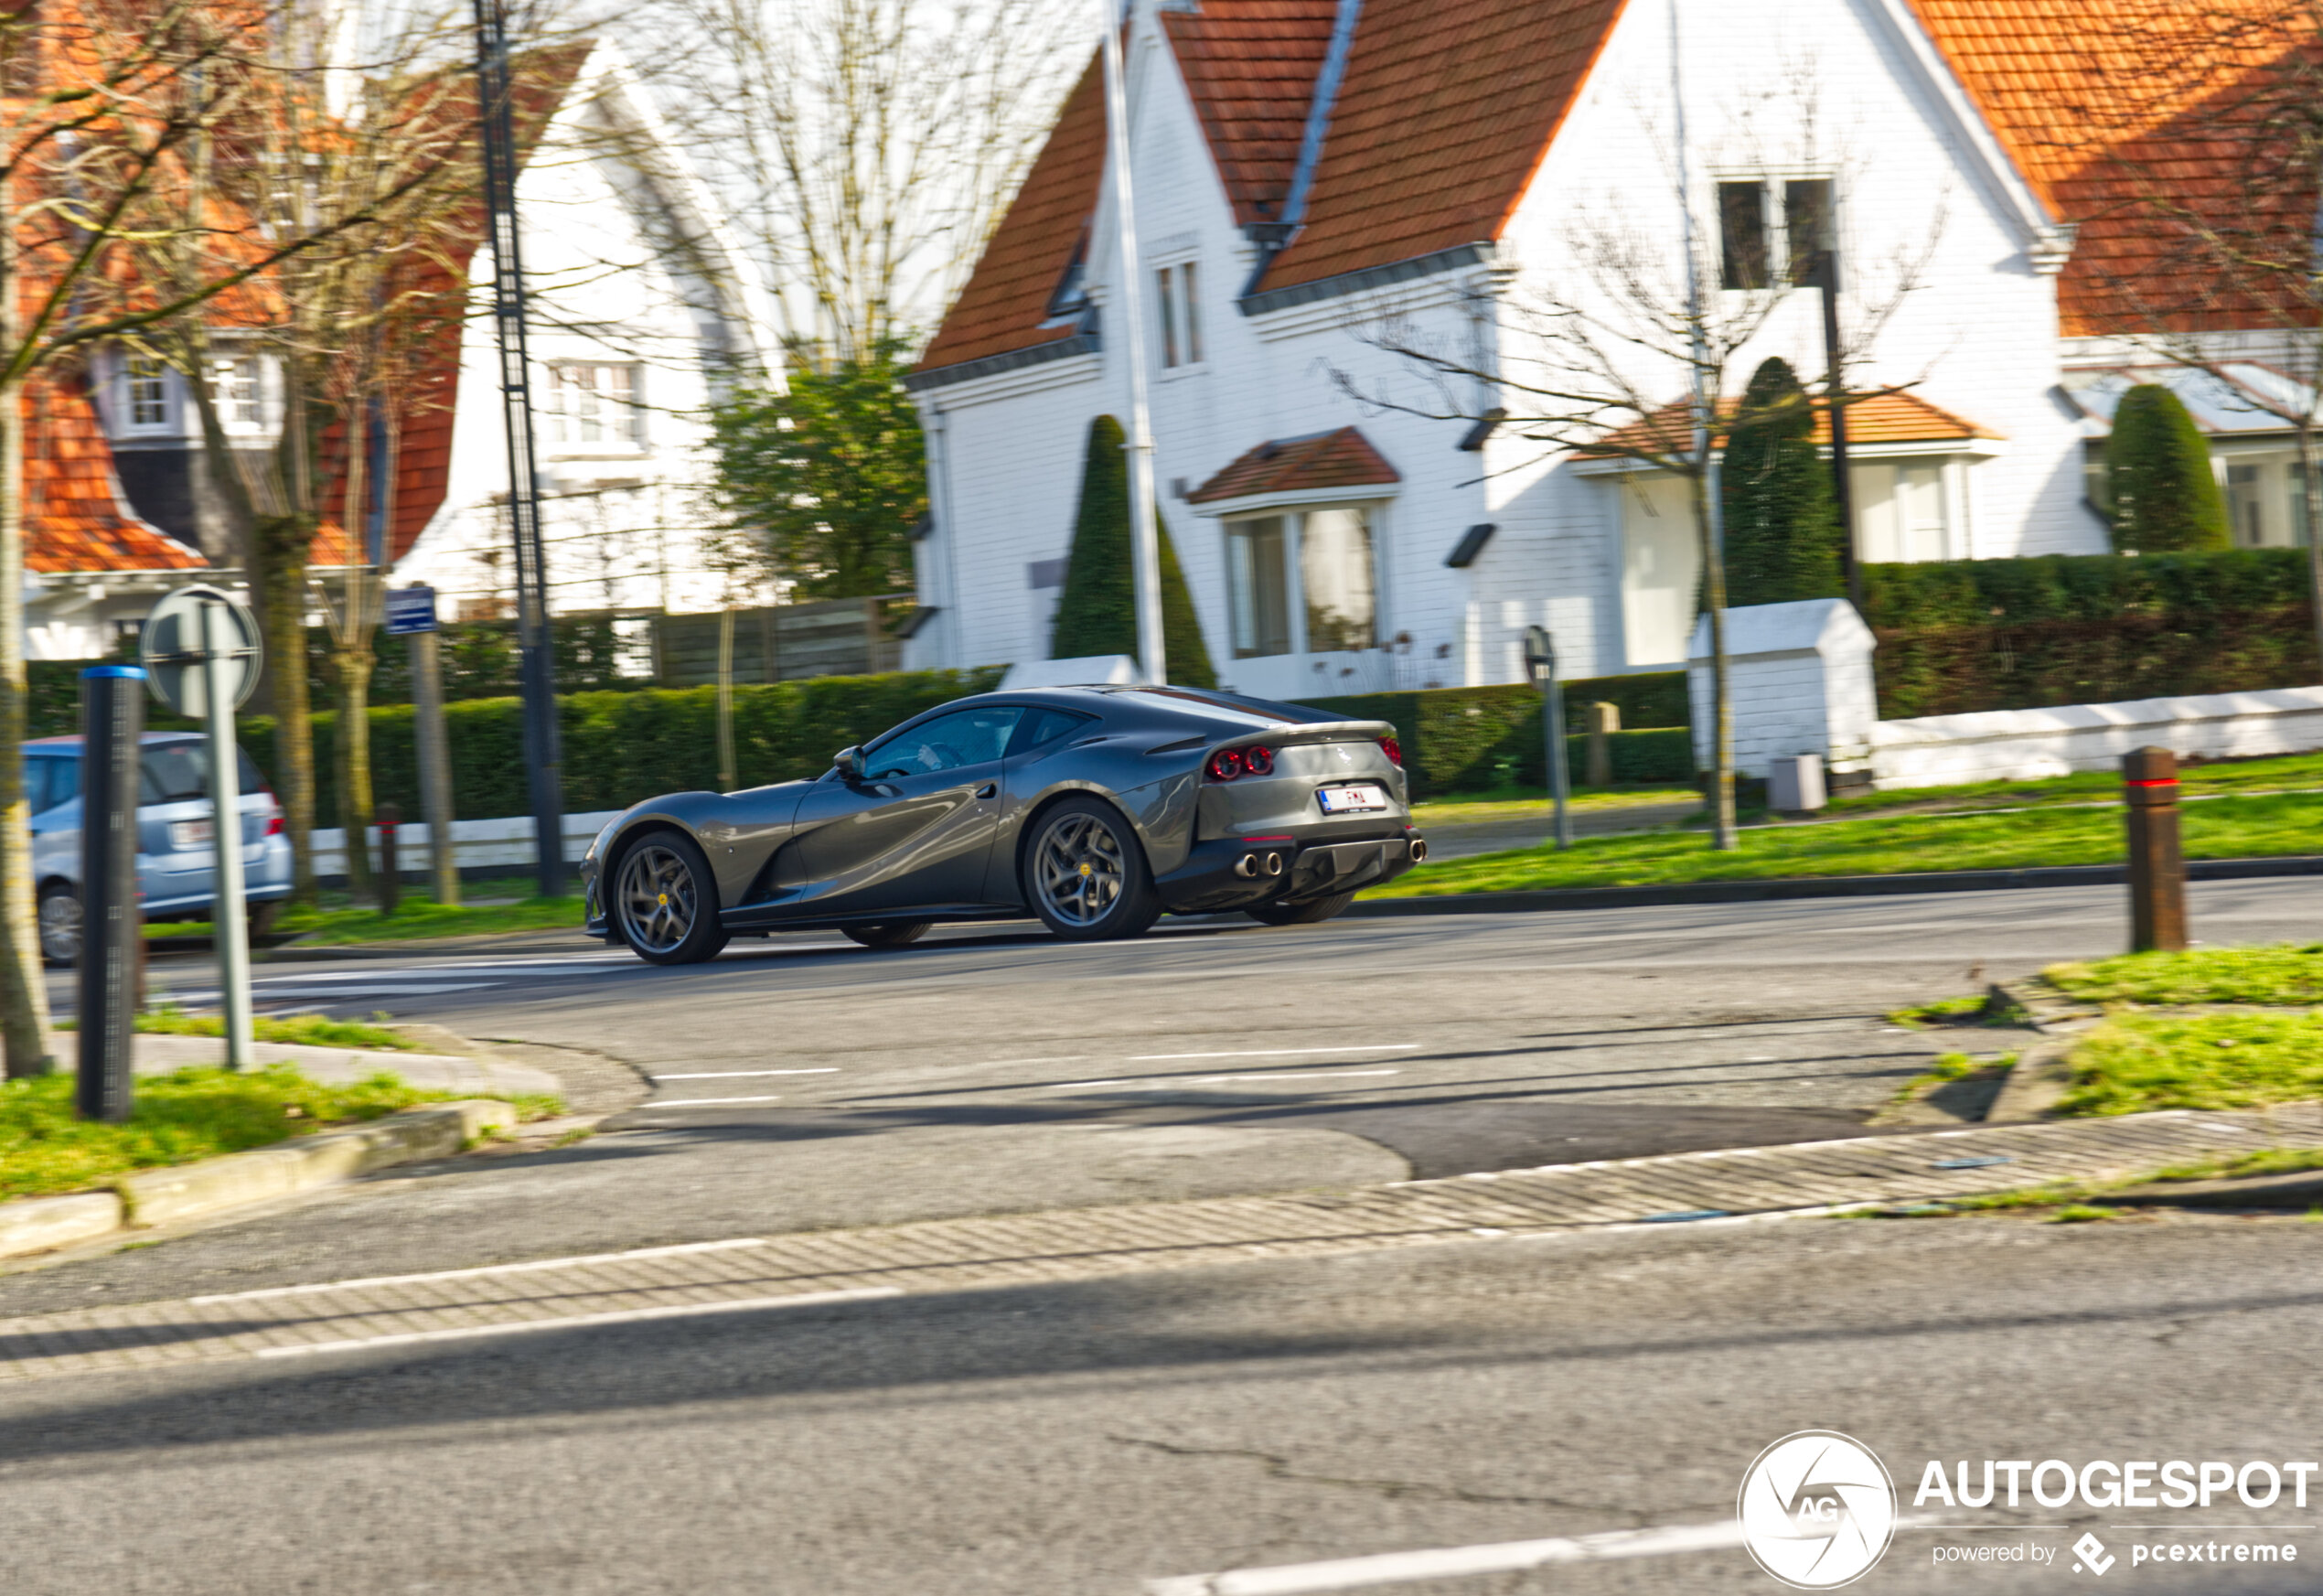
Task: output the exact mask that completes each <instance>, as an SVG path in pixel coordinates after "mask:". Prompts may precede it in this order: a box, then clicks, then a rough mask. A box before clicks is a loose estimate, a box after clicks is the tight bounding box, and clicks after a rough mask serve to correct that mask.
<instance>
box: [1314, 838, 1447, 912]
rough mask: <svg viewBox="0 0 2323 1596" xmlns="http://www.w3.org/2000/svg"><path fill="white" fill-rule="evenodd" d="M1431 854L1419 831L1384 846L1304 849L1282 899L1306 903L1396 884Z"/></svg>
mask: <svg viewBox="0 0 2323 1596" xmlns="http://www.w3.org/2000/svg"><path fill="white" fill-rule="evenodd" d="M1427 853H1428V844H1427V842H1426V841H1425V840H1424V839H1422V838H1421V836H1420V835H1419V833H1418V832H1417V831H1412V832H1408V833H1407V834H1406V835H1404V836H1401V837H1391V838H1389V839H1388V840H1387V841H1384V842H1331V843H1326V844H1324V845H1323V846H1322V847H1318V848H1306V849H1301V851H1300V853H1299V860H1298V862H1297V864H1295V865H1294V866H1293V867H1292V869H1291V871H1290V886H1289V887H1288V888H1287V889H1286V890H1285V891H1284V892H1283V894H1282V896H1283V899H1284V901H1286V902H1289V903H1304V902H1306V901H1307V900H1309V899H1311V898H1327V897H1333V896H1335V895H1337V894H1340V893H1351V892H1360V891H1362V890H1363V889H1364V888H1365V887H1367V886H1377V885H1378V884H1380V883H1381V882H1383V881H1393V880H1395V879H1396V877H1397V876H1399V875H1401V874H1403V873H1404V872H1405V871H1407V870H1409V869H1410V868H1411V867H1412V866H1413V865H1415V864H1417V863H1418V862H1419V861H1420V860H1421V859H1424V858H1426V857H1427ZM1415 855H1417V856H1418V857H1415Z"/></svg>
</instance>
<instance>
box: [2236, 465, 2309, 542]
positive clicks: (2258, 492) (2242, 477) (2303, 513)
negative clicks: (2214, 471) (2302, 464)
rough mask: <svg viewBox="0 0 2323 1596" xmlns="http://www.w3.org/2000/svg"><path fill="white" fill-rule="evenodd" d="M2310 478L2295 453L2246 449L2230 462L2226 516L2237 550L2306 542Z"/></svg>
mask: <svg viewBox="0 0 2323 1596" xmlns="http://www.w3.org/2000/svg"><path fill="white" fill-rule="evenodd" d="M2306 482H2307V477H2306V476H2305V474H2304V473H2302V472H2301V471H2300V469H2299V462H2298V457H2297V456H2296V455H2292V454H2290V453H2288V452H2287V451H2286V452H2284V453H2281V454H2259V455H2249V454H2243V455H2239V456H2237V457H2234V458H2231V459H2229V461H2228V462H2227V466H2226V520H2227V524H2228V526H2229V527H2230V528H2232V531H2233V540H2234V546H2235V547H2236V548H2238V549H2287V548H2293V547H2296V546H2299V545H2302V544H2304V543H2305V542H2306V541H2307V487H2306Z"/></svg>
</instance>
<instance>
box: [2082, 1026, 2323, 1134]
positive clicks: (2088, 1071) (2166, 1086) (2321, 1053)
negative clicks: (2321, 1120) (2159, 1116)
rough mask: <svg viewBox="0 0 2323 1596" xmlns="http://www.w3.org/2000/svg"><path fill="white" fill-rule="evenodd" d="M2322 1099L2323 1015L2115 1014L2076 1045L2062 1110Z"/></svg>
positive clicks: (2088, 1112) (2253, 1105)
mask: <svg viewBox="0 0 2323 1596" xmlns="http://www.w3.org/2000/svg"><path fill="white" fill-rule="evenodd" d="M2317 1097H2323V1012H2318V1013H2311V1014H2259V1013H2251V1014H2200V1015H2193V1016H2184V1017H2180V1016H2173V1015H2166V1014H2115V1015H2114V1016H2113V1017H2112V1018H2110V1019H2108V1020H2107V1021H2106V1022H2105V1023H2104V1024H2102V1025H2100V1026H2098V1027H2097V1028H2096V1029H2095V1030H2093V1031H2092V1032H2090V1033H2089V1034H2088V1035H2087V1036H2086V1037H2085V1038H2083V1040H2082V1044H2081V1045H2080V1046H2078V1047H2076V1048H2075V1049H2074V1050H2073V1056H2072V1087H2071V1089H2070V1090H2069V1091H2067V1092H2066V1094H2065V1096H2064V1097H2063V1098H2061V1100H2060V1101H2059V1103H2058V1105H2057V1110H2056V1111H2057V1112H2058V1114H2060V1115H2061V1116H2066V1117H2073V1116H2093V1115H2108V1114H2137V1113H2144V1112H2146V1111H2149V1110H2152V1109H2258V1108H2264V1107H2267V1106H2268V1105H2270V1104H2275V1103H2291V1102H2298V1101H2300V1100H2302V1099H2305V1098H2317Z"/></svg>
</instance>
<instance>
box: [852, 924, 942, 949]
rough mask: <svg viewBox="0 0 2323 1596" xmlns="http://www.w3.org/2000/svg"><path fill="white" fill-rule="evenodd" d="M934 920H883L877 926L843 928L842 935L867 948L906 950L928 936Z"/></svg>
mask: <svg viewBox="0 0 2323 1596" xmlns="http://www.w3.org/2000/svg"><path fill="white" fill-rule="evenodd" d="M935 923H936V922H935V921H933V920H883V921H881V922H880V923H878V924H876V925H857V926H841V927H840V928H839V932H840V936H842V937H846V938H847V939H848V940H849V941H851V942H860V943H862V945H863V946H864V947H866V948H904V947H907V946H909V945H910V944H912V943H914V942H916V941H918V940H919V939H920V938H921V937H925V936H926V935H927V928H928V927H930V926H932V925H934V924H935Z"/></svg>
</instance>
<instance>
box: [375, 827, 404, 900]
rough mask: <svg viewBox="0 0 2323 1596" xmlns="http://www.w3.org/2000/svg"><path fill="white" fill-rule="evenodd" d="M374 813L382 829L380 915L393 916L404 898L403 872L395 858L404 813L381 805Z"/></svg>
mask: <svg viewBox="0 0 2323 1596" xmlns="http://www.w3.org/2000/svg"><path fill="white" fill-rule="evenodd" d="M373 813H374V817H375V818H376V819H378V821H379V828H380V914H382V915H391V914H393V913H394V912H395V905H397V904H399V903H401V901H402V898H403V870H402V866H401V863H399V862H397V860H396V857H395V828H396V827H398V826H399V825H401V824H402V822H403V811H402V810H401V809H397V808H396V807H395V806H394V805H393V804H381V805H380V807H379V808H378V809H376V810H375V811H373Z"/></svg>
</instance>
